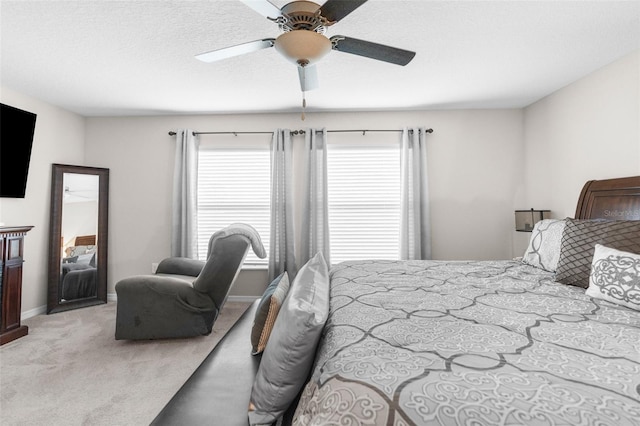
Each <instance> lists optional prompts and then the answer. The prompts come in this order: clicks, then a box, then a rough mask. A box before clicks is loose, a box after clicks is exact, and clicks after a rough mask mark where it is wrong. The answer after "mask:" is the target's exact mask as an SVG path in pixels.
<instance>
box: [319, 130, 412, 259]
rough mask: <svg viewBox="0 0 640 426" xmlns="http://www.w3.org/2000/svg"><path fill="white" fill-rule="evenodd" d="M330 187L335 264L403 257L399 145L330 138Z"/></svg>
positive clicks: (331, 231) (328, 161) (330, 213)
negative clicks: (400, 240)
mask: <svg viewBox="0 0 640 426" xmlns="http://www.w3.org/2000/svg"><path fill="white" fill-rule="evenodd" d="M332 139H336V138H335V137H334V136H333V135H332ZM327 186H328V194H327V195H328V200H329V233H330V238H331V263H334V264H335V263H339V262H342V261H345V260H357V259H398V258H399V229H400V145H399V143H393V144H389V143H384V144H370V145H362V144H353V143H331V141H329V144H328V146H327Z"/></svg>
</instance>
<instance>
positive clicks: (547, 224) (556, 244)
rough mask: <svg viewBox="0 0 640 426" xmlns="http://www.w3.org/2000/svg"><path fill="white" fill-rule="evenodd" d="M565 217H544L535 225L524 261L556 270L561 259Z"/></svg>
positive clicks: (541, 267) (550, 270) (549, 269)
mask: <svg viewBox="0 0 640 426" xmlns="http://www.w3.org/2000/svg"><path fill="white" fill-rule="evenodd" d="M564 228H565V221H564V219H543V220H541V221H539V222H536V224H535V225H534V227H533V231H532V232H531V238H530V239H529V245H528V246H527V249H526V250H525V252H524V256H523V257H522V262H524V263H526V264H527V265H531V266H535V267H536V268H540V269H544V270H545V271H549V272H555V271H556V268H557V267H558V260H559V259H560V246H561V245H562V233H563V232H564Z"/></svg>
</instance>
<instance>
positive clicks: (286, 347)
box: [249, 253, 329, 425]
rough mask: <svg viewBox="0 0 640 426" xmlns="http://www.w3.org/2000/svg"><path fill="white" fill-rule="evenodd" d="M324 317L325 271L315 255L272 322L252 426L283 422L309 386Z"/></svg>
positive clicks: (254, 399)
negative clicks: (298, 396) (292, 404)
mask: <svg viewBox="0 0 640 426" xmlns="http://www.w3.org/2000/svg"><path fill="white" fill-rule="evenodd" d="M328 315H329V268H328V267H327V262H326V261H325V259H324V257H323V256H322V253H318V254H316V255H315V256H314V257H313V258H311V259H310V260H309V261H308V262H307V263H306V264H305V265H304V266H303V267H302V268H301V269H300V271H299V272H298V274H297V275H296V277H295V278H294V280H293V282H292V283H291V289H290V290H289V294H287V297H286V298H285V301H284V303H283V304H282V307H281V308H280V313H279V314H278V317H277V318H276V323H275V325H274V326H273V330H272V331H271V337H269V344H268V345H267V347H266V348H265V350H264V352H263V354H262V359H261V360H260V367H259V368H258V373H257V375H256V379H255V382H254V383H253V388H252V389H251V403H250V405H249V422H250V423H251V425H257V424H260V425H270V424H272V423H273V422H275V421H276V420H277V419H278V418H280V417H282V415H283V414H284V413H285V411H286V410H287V408H289V405H291V403H292V402H293V401H294V400H295V398H296V397H297V395H298V393H299V392H300V390H301V389H302V387H303V386H304V385H305V384H306V383H307V380H308V376H309V372H310V371H311V367H312V366H313V361H314V359H315V356H316V347H317V345H318V342H319V340H320V335H321V334H322V329H323V328H324V324H325V322H326V321H327V317H328Z"/></svg>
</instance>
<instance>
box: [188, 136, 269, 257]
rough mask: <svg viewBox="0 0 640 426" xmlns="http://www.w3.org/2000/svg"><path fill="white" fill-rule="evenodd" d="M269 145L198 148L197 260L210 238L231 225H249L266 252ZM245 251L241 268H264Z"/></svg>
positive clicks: (267, 236)
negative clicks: (239, 223)
mask: <svg viewBox="0 0 640 426" xmlns="http://www.w3.org/2000/svg"><path fill="white" fill-rule="evenodd" d="M270 183H271V180H270V151H269V143H268V142H265V143H259V144H254V145H252V146H243V147H241V148H238V147H228V146H226V147H225V146H224V145H223V144H220V143H217V144H216V145H215V146H213V145H204V144H203V145H201V146H200V152H199V159H198V258H199V259H202V260H204V259H206V257H207V249H208V244H209V238H210V237H211V235H212V234H213V233H214V232H216V231H218V230H220V229H222V228H224V227H225V226H228V225H229V224H231V223H234V222H243V223H247V224H249V225H251V226H253V227H254V228H255V229H256V231H258V233H259V234H260V238H261V239H262V244H263V245H264V248H265V250H266V251H267V253H268V252H269V231H270V208H269V203H270V192H269V190H270ZM267 263H268V259H260V258H258V257H257V256H256V255H255V254H254V253H253V250H251V249H249V253H248V255H247V257H246V259H245V265H267Z"/></svg>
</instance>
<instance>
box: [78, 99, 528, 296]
mask: <svg viewBox="0 0 640 426" xmlns="http://www.w3.org/2000/svg"><path fill="white" fill-rule="evenodd" d="M405 126H427V127H432V128H433V129H434V133H433V134H432V135H431V136H430V138H429V140H430V144H429V167H430V170H429V173H430V178H429V179H430V189H431V199H432V221H433V224H432V229H433V254H434V257H435V258H438V259H503V258H509V257H511V254H512V237H513V236H512V234H513V232H512V228H513V224H512V222H513V208H514V205H516V201H517V200H516V199H517V197H519V196H520V195H519V194H520V193H521V192H522V188H523V182H522V176H521V175H522V173H521V170H522V167H523V159H522V155H523V142H522V139H523V138H522V135H523V133H522V132H523V129H522V111H521V110H472V111H413V112H360V113H351V112H344V113H313V112H311V113H308V114H307V119H306V120H305V121H304V122H303V121H301V120H300V115H299V114H297V113H296V114H249V115H217V116H172V117H137V118H136V117H126V118H117V117H111V118H88V119H87V145H86V153H87V159H88V161H89V162H90V163H91V165H93V166H99V167H109V168H110V205H109V209H110V216H109V217H110V224H109V234H110V236H109V248H110V249H109V290H108V291H109V292H110V293H111V292H113V291H114V290H113V286H114V284H115V282H117V281H118V280H119V279H121V278H124V277H127V276H130V275H133V274H140V273H148V272H149V271H150V270H151V264H152V263H154V262H158V261H159V260H160V259H162V258H163V257H166V256H168V255H169V251H170V227H171V190H172V184H171V179H172V170H173V169H172V167H173V154H174V146H175V145H174V138H173V137H170V136H168V134H167V133H168V131H169V130H173V129H177V128H191V129H195V130H198V131H265V130H266V131H271V130H274V129H276V128H278V127H281V128H289V129H301V128H305V127H326V128H328V129H401V128H402V127H405ZM203 137H208V136H203ZM209 137H210V136H209ZM243 137H244V136H238V137H237V141H238V142H241V141H242V140H243V139H242V138H243ZM265 137H268V136H265ZM343 137H344V136H343ZM351 137H354V138H361V137H363V136H362V135H360V134H352V136H351ZM364 137H369V136H364ZM377 137H379V136H377ZM389 137H399V135H396V134H392V135H390V136H389ZM294 141H296V142H297V143H299V144H301V143H303V139H302V137H301V136H298V137H296V139H294ZM266 285H267V282H266V274H265V273H264V272H261V271H250V272H243V273H242V274H241V276H240V277H239V281H238V282H237V284H236V286H235V288H234V289H233V291H232V294H234V295H252V296H257V295H259V294H261V292H262V290H263V289H264V287H265V286H266Z"/></svg>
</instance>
